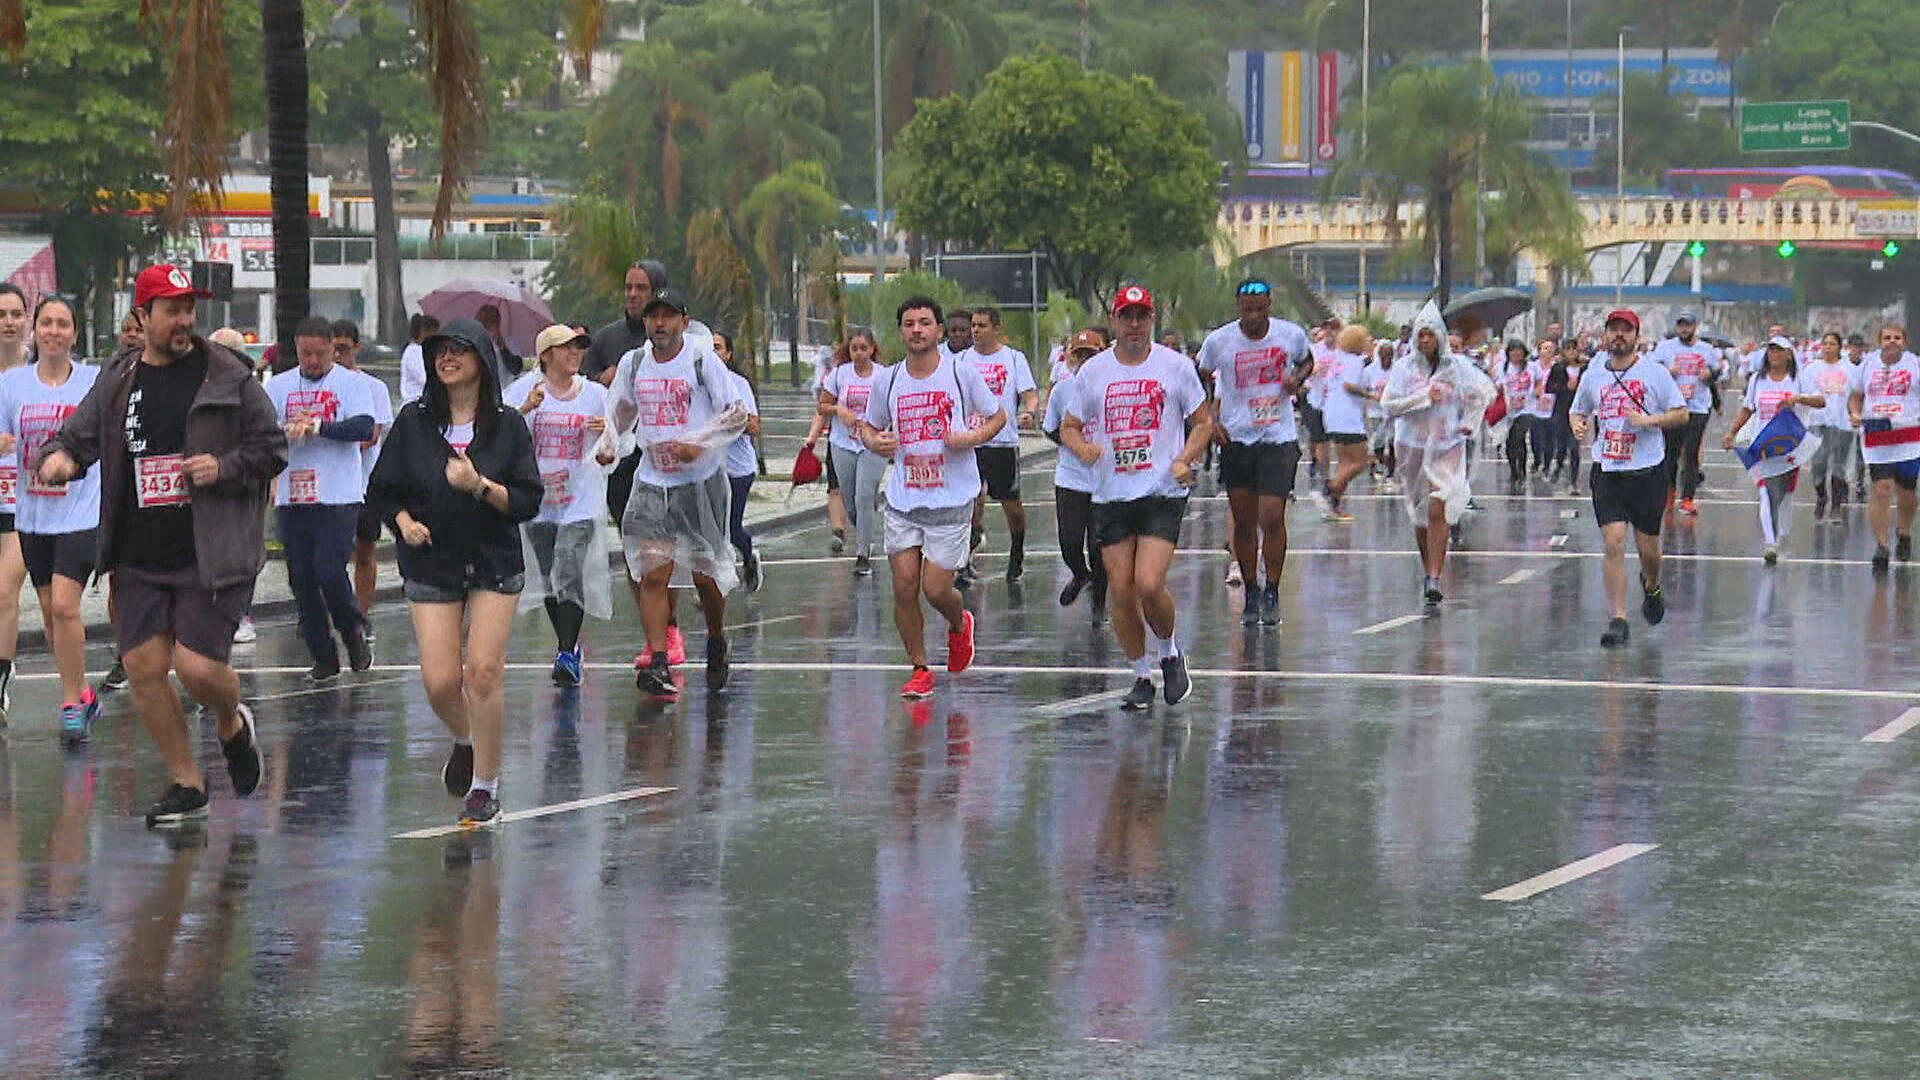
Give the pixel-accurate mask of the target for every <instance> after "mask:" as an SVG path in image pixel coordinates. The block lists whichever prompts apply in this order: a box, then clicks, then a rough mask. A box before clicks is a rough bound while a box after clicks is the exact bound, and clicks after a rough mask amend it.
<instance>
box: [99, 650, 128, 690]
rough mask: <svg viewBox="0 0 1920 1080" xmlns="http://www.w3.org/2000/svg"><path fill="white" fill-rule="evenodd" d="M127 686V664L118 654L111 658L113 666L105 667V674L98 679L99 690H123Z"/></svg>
mask: <svg viewBox="0 0 1920 1080" xmlns="http://www.w3.org/2000/svg"><path fill="white" fill-rule="evenodd" d="M126 687H127V666H126V665H125V664H122V663H121V662H120V658H119V657H118V656H116V657H114V658H113V666H112V667H110V668H108V669H107V676H106V678H104V679H101V680H100V690H101V692H103V693H105V692H110V691H113V690H124V689H126Z"/></svg>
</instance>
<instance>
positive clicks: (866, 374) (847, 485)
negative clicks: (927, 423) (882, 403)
mask: <svg viewBox="0 0 1920 1080" xmlns="http://www.w3.org/2000/svg"><path fill="white" fill-rule="evenodd" d="M847 358H848V359H847V361H846V362H845V363H843V364H841V365H840V366H839V367H836V368H834V369H833V374H831V375H829V376H827V381H826V383H825V384H824V385H823V386H821V387H820V404H819V412H820V416H821V417H823V418H825V419H827V420H828V421H830V425H831V426H830V427H829V429H828V431H827V452H828V453H829V454H830V455H832V457H833V466H834V474H835V475H836V476H837V477H839V480H840V501H841V506H842V508H843V509H844V510H845V512H846V515H847V524H848V525H849V526H850V527H851V528H852V529H853V531H854V549H853V572H854V574H855V575H857V576H860V577H865V576H867V575H869V574H871V573H873V552H874V550H875V548H877V547H879V546H880V544H881V542H882V533H883V531H884V529H885V525H886V521H885V519H883V518H882V517H881V516H880V482H881V479H882V478H883V477H885V475H886V472H887V459H885V458H883V457H881V456H880V455H878V454H876V453H874V452H873V451H871V450H868V449H867V446H866V443H864V442H862V441H861V440H860V425H861V424H862V423H864V422H865V420H866V415H867V402H868V400H869V399H871V398H872V397H873V384H874V380H876V379H878V378H879V377H880V375H881V373H882V372H884V371H886V370H887V369H886V368H885V367H884V366H882V365H881V364H880V362H879V361H880V341H879V339H878V338H876V337H874V336H873V331H871V330H867V329H858V330H854V331H852V332H851V333H849V334H848V335H847Z"/></svg>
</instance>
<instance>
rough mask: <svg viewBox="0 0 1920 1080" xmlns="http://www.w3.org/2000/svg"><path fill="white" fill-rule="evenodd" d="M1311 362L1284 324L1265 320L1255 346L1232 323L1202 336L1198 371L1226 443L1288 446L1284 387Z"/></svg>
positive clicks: (1290, 427) (1288, 401)
mask: <svg viewBox="0 0 1920 1080" xmlns="http://www.w3.org/2000/svg"><path fill="white" fill-rule="evenodd" d="M1109 351H1111V350H1109ZM1311 362H1312V360H1311V358H1310V355H1309V353H1308V351H1307V332H1306V331H1305V330H1302V329H1300V327H1299V326H1298V325H1296V324H1294V323H1290V322H1287V321H1286V320H1284V319H1271V320H1269V321H1268V323H1267V333H1266V336H1265V337H1263V338H1261V339H1260V340H1258V341H1254V340H1252V339H1250V338H1248V337H1247V335H1246V334H1245V333H1244V332H1242V331H1241V329H1240V323H1239V322H1238V321H1235V322H1230V323H1228V324H1226V325H1225V326H1222V327H1220V328H1219V329H1217V330H1215V331H1214V332H1213V333H1211V334H1208V335H1207V340H1206V342H1205V343H1203V344H1202V345H1201V346H1200V370H1202V371H1205V372H1207V373H1208V374H1210V375H1212V376H1213V395H1214V398H1215V400H1217V401H1218V402H1219V403H1220V426H1222V427H1224V428H1226V429H1227V438H1229V439H1231V440H1232V441H1234V442H1237V443H1290V442H1294V441H1295V440H1296V439H1297V438H1298V435H1297V434H1296V433H1295V430H1294V419H1293V399H1292V397H1291V396H1290V395H1289V394H1288V393H1287V391H1286V387H1285V385H1284V383H1285V381H1286V378H1287V376H1288V375H1289V374H1292V373H1293V370H1294V369H1295V368H1297V367H1299V366H1300V365H1302V364H1307V363H1311ZM1082 370H1085V369H1084V368H1083V369H1082Z"/></svg>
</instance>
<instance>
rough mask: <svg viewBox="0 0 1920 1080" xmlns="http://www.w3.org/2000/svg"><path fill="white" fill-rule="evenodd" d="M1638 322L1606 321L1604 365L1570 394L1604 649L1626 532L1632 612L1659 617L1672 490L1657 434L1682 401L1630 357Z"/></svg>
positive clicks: (1623, 631)
mask: <svg viewBox="0 0 1920 1080" xmlns="http://www.w3.org/2000/svg"><path fill="white" fill-rule="evenodd" d="M1639 343H1640V317H1639V316H1638V315H1635V314H1634V313H1633V312H1631V311H1627V310H1624V309H1623V310H1620V311H1615V312H1613V313H1611V314H1609V315H1608V316H1607V322H1606V339H1605V352H1606V358H1605V359H1604V360H1599V361H1596V362H1595V363H1593V364H1591V365H1589V366H1588V369H1587V372H1586V374H1585V375H1584V376H1582V378H1581V379H1580V388H1579V389H1578V390H1576V391H1574V395H1573V412H1572V423H1573V437H1574V438H1575V439H1576V440H1578V441H1580V442H1585V441H1586V438H1587V432H1588V431H1589V430H1591V431H1593V433H1594V439H1593V472H1592V474H1591V479H1590V481H1589V489H1590V490H1591V492H1592V495H1593V516H1594V520H1595V521H1596V522H1597V523H1598V524H1599V526H1600V536H1601V538H1602V539H1603V540H1604V541H1605V543H1606V555H1605V558H1604V560H1603V563H1602V576H1603V578H1604V579H1605V582H1606V589H1607V603H1608V604H1609V605H1610V607H1611V614H1612V620H1611V621H1610V622H1609V623H1608V624H1607V629H1606V632H1605V633H1604V634H1602V635H1601V636H1600V644H1601V645H1602V646H1604V647H1606V648H1618V647H1620V646H1622V645H1625V644H1626V643H1627V636H1628V627H1627V532H1628V530H1629V529H1631V530H1632V532H1633V538H1634V545H1635V546H1636V547H1637V548H1638V549H1639V552H1640V590H1641V593H1642V599H1641V603H1640V613H1641V614H1642V615H1643V616H1645V617H1646V620H1647V623H1648V625H1652V626H1657V625H1659V623H1660V620H1662V619H1664V618H1666V617H1667V598H1666V594H1665V593H1664V592H1662V591H1661V588H1660V525H1661V520H1662V519H1663V518H1664V517H1665V516H1666V509H1667V497H1668V495H1669V494H1670V493H1671V492H1672V490H1673V488H1672V487H1671V485H1670V484H1669V480H1668V474H1667V470H1666V440H1665V439H1663V438H1661V437H1660V435H1659V433H1660V432H1661V431H1663V430H1668V431H1670V430H1672V429H1673V428H1676V427H1679V426H1680V425H1682V424H1685V423H1686V422H1687V403H1686V399H1685V398H1683V397H1681V396H1680V388H1679V387H1678V386H1676V385H1674V381H1673V376H1672V375H1669V374H1668V373H1667V369H1666V368H1665V367H1663V366H1662V365H1660V364H1658V363H1655V362H1654V361H1653V360H1651V359H1649V358H1647V357H1644V356H1641V355H1640V354H1639V353H1638V352H1636V351H1635V350H1636V347H1637V346H1638V345H1639Z"/></svg>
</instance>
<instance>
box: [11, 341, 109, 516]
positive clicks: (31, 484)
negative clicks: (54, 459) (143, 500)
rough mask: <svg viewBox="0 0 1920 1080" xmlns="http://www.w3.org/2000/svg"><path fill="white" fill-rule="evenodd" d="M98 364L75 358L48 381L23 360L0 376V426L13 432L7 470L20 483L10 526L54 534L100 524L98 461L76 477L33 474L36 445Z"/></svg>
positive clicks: (77, 398)
mask: <svg viewBox="0 0 1920 1080" xmlns="http://www.w3.org/2000/svg"><path fill="white" fill-rule="evenodd" d="M99 377H100V369H99V368H97V367H95V366H94V365H92V364H83V363H79V362H77V361H76V362H75V363H74V365H73V370H72V373H71V374H70V375H68V376H67V381H66V382H65V383H63V384H61V385H59V386H48V385H47V384H46V383H44V382H41V381H40V372H39V367H38V365H36V364H26V365H23V366H21V367H17V368H14V369H12V370H10V371H8V372H7V373H6V374H5V375H0V431H4V432H6V433H7V434H9V435H13V436H17V437H18V440H19V441H18V443H17V444H16V450H15V454H14V456H13V457H11V458H8V459H6V466H7V468H9V469H17V470H18V472H17V473H16V474H15V475H16V476H20V477H24V478H25V480H26V482H25V483H23V484H21V485H19V488H18V498H17V500H16V502H15V507H14V514H15V515H16V516H15V519H14V527H15V528H17V529H19V530H20V531H21V532H23V533H34V534H36V535H46V536H54V535H59V534H61V533H75V532H84V531H86V530H87V529H91V528H94V527H95V526H97V525H99V524H100V466H99V464H98V463H96V464H94V465H91V466H89V467H88V468H87V471H86V473H85V474H84V475H82V476H81V477H80V478H79V479H76V480H69V481H67V482H66V483H64V484H42V483H41V482H40V481H39V480H38V479H36V478H35V477H34V474H33V463H34V460H35V459H36V458H38V457H39V456H40V449H41V447H43V446H45V445H46V443H47V440H48V439H50V438H52V437H53V435H54V433H55V432H57V431H59V430H60V425H62V424H64V423H66V422H67V417H69V416H72V415H73V411H74V409H76V408H78V407H79V405H80V402H81V400H82V399H84V398H85V397H86V396H87V391H88V390H91V389H92V388H93V383H94V380H95V379H97V378H99Z"/></svg>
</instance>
